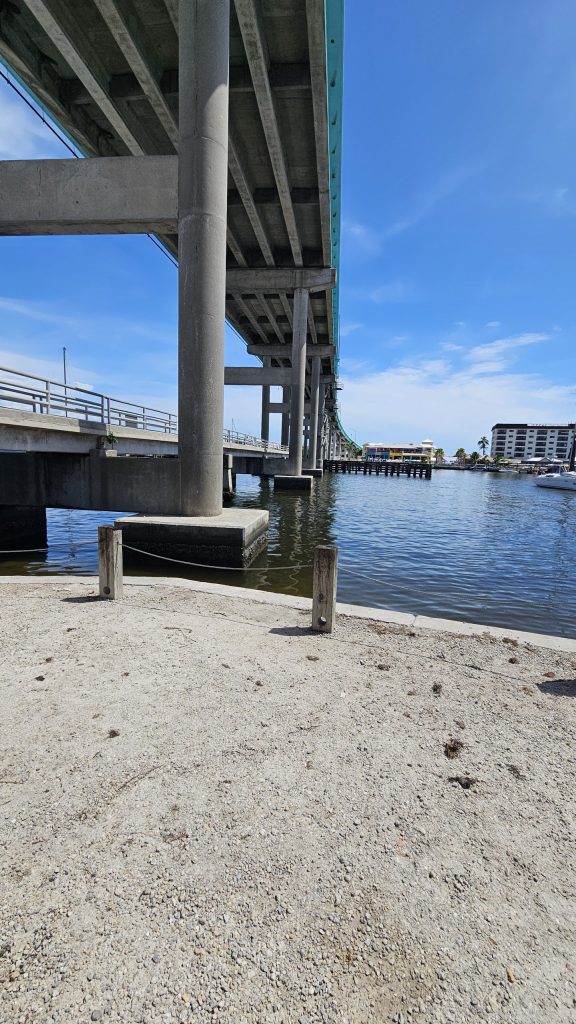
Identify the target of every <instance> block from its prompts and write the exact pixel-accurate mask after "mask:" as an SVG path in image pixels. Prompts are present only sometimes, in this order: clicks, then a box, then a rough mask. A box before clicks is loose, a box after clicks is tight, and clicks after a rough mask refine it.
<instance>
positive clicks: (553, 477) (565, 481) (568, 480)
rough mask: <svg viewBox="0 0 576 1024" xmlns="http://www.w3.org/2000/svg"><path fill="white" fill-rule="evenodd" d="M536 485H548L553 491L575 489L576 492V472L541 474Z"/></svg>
mask: <svg viewBox="0 0 576 1024" xmlns="http://www.w3.org/2000/svg"><path fill="white" fill-rule="evenodd" d="M536 487H546V488H548V490H551V491H574V493H575V494H576V473H549V474H548V475H546V476H539V477H538V478H537V480H536Z"/></svg>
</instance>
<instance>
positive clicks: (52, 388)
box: [0, 366, 178, 434]
mask: <svg viewBox="0 0 576 1024" xmlns="http://www.w3.org/2000/svg"><path fill="white" fill-rule="evenodd" d="M0 374H10V376H11V377H12V378H17V379H15V380H14V379H6V378H3V377H1V378H0V404H2V405H24V406H28V407H29V408H31V409H32V411H33V412H38V413H44V414H50V415H51V414H56V415H59V414H61V413H63V414H64V415H65V416H68V415H70V414H72V415H76V416H78V417H79V418H83V419H85V420H92V421H95V422H97V423H103V424H105V425H106V426H108V427H112V426H118V427H134V428H136V429H143V430H154V431H159V432H161V433H164V434H176V433H177V431H178V423H177V417H176V415H175V414H174V413H171V412H164V411H163V410H161V409H155V408H152V407H151V406H145V405H139V404H138V403H136V402H129V401H126V400H124V399H118V398H111V397H110V396H109V395H103V394H101V393H100V392H99V391H91V390H90V389H89V388H83V387H81V386H79V385H71V384H64V382H63V381H55V380H50V379H49V378H48V377H37V376H36V375H35V374H32V373H23V372H22V371H21V370H13V369H11V368H10V367H8V366H0ZM31 382H34V383H33V384H32V383H31Z"/></svg>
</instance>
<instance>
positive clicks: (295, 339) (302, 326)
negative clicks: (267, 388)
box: [288, 288, 308, 476]
mask: <svg viewBox="0 0 576 1024" xmlns="http://www.w3.org/2000/svg"><path fill="white" fill-rule="evenodd" d="M307 333H308V292H307V290H306V288H296V289H295V291H294V316H293V323H292V377H291V382H292V383H291V395H290V449H289V456H288V475H289V476H302V441H303V437H302V433H303V426H304V386H305V383H306V336H307Z"/></svg>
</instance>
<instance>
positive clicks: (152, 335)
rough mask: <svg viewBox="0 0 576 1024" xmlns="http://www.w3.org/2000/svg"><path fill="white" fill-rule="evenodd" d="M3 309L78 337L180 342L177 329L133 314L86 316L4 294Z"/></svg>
mask: <svg viewBox="0 0 576 1024" xmlns="http://www.w3.org/2000/svg"><path fill="white" fill-rule="evenodd" d="M0 311H2V312H4V313H5V314H8V315H12V317H13V318H15V320H19V319H27V320H33V321H37V322H39V323H45V324H52V325H53V326H55V327H58V328H59V329H60V330H71V331H74V332H75V333H76V334H77V336H78V337H93V336H94V335H96V336H97V335H100V337H102V336H103V334H104V335H105V336H106V337H107V338H110V337H112V336H114V335H117V336H118V337H119V338H122V337H123V336H126V335H132V336H135V337H140V338H147V339H149V340H150V341H157V342H168V343H171V342H174V343H176V337H177V336H176V332H175V329H171V328H170V327H167V326H166V324H151V323H148V322H146V323H143V322H142V321H140V320H137V319H130V318H129V317H98V316H94V317H89V318H87V317H86V316H85V315H80V314H78V315H74V314H72V315H70V314H69V313H68V312H64V311H63V310H61V309H59V308H57V307H53V306H50V305H48V304H46V303H40V302H34V301H32V300H28V299H25V300H24V299H14V298H10V297H7V296H0Z"/></svg>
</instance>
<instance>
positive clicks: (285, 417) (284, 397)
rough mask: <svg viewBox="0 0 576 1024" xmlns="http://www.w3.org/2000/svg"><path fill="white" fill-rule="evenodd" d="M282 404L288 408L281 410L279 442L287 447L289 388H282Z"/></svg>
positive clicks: (288, 434)
mask: <svg viewBox="0 0 576 1024" xmlns="http://www.w3.org/2000/svg"><path fill="white" fill-rule="evenodd" d="M282 404H283V405H284V406H287V407H288V408H285V409H284V411H283V412H282V427H281V433H280V444H282V445H284V446H285V447H287V446H288V442H289V440H290V388H282Z"/></svg>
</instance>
